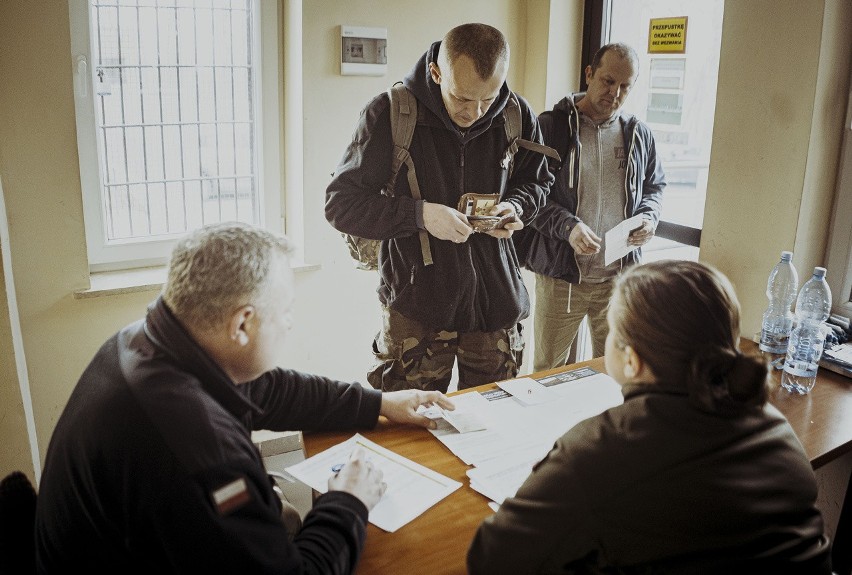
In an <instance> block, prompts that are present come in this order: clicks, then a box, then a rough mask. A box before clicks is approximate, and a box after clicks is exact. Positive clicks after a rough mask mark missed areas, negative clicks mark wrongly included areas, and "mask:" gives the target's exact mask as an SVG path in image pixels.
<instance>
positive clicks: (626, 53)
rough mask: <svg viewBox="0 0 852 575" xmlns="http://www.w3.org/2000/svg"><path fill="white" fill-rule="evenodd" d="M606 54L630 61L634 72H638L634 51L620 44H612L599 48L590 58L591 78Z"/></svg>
mask: <svg viewBox="0 0 852 575" xmlns="http://www.w3.org/2000/svg"><path fill="white" fill-rule="evenodd" d="M607 52H612V53H613V54H616V55H617V56H618V57H619V58H621V59H623V60H630V61H631V62H632V63H633V68H634V70H636V71H637V72H638V71H639V56H638V55H637V54H636V50H634V49H633V48H631V47H630V46H628V45H627V44H624V43H622V42H613V43H611V44H606V45H604V46H601V48H600V50H598V51H597V52H595V57H594V58H592V64H591V66H592V76H594V75H595V72H597V70H598V68H600V65H601V60H603V57H604V54H606V53H607Z"/></svg>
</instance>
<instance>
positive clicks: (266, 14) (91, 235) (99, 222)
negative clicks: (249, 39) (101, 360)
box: [68, 0, 284, 272]
mask: <svg viewBox="0 0 852 575" xmlns="http://www.w3.org/2000/svg"><path fill="white" fill-rule="evenodd" d="M68 6H69V12H70V24H71V60H72V65H73V73H74V101H75V112H76V118H77V147H78V153H79V161H80V183H81V186H82V195H83V217H84V223H85V231H86V244H87V248H88V257H89V271H90V272H100V271H110V270H121V269H131V268H138V267H149V266H160V265H163V264H165V263H166V261H167V260H168V257H169V253H170V252H171V249H172V246H173V245H174V243H175V240H177V239H178V238H179V237H180V236H182V235H183V234H176V235H174V236H173V237H169V238H167V239H157V240H151V239H145V240H142V241H136V242H128V241H123V242H114V243H112V244H107V242H106V240H105V237H106V234H105V233H104V231H103V230H104V221H103V208H102V203H101V167H100V157H101V156H100V154H99V150H98V145H99V143H98V138H97V135H96V116H95V110H94V105H95V101H96V99H95V98H94V97H92V96H93V94H94V91H93V88H94V82H95V71H94V70H93V66H90V65H89V62H91V46H92V43H91V40H90V35H89V15H90V11H89V2H88V0H68ZM252 6H253V18H252V21H253V26H254V30H253V33H254V35H255V38H257V39H258V41H256V42H255V45H254V47H253V54H252V58H253V59H254V61H255V62H256V68H255V69H256V71H257V72H258V73H256V74H254V78H255V82H256V83H255V90H254V98H255V100H254V109H255V110H256V113H255V127H254V128H255V131H254V133H255V149H256V150H257V153H256V154H255V158H256V159H255V161H256V164H257V165H256V167H255V173H256V177H257V194H258V195H257V201H258V202H259V206H260V209H259V222H258V225H260V226H263V227H264V228H266V229H269V230H270V231H273V232H277V233H280V232H282V231H283V215H282V208H283V205H284V204H283V202H282V193H281V190H282V185H281V184H282V166H281V164H282V155H281V143H280V134H281V129H280V124H281V114H280V109H281V107H280V101H281V100H280V94H279V92H280V85H281V82H280V73H281V66H280V65H279V64H280V58H279V46H280V37H279V34H280V33H281V32H280V30H281V27H280V26H279V25H278V24H279V22H280V18H279V12H278V9H279V3H278V2H268V1H264V0H254V2H252Z"/></svg>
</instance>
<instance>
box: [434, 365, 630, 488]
mask: <svg viewBox="0 0 852 575" xmlns="http://www.w3.org/2000/svg"><path fill="white" fill-rule="evenodd" d="M497 385H498V386H499V389H495V390H491V391H487V392H481V393H476V392H471V393H466V394H462V395H457V396H454V397H453V398H452V399H453V402H454V403H455V405H456V409H455V410H454V411H449V412H446V415H447V416H448V417H447V418H441V417H440V416H439V413H433V414H432V415H431V416H432V417H434V418H435V420H436V422H437V423H438V428H437V429H434V430H431V432H432V434H433V435H434V436H435V437H436V438H438V440H439V441H441V443H443V444H444V445H445V446H446V447H447V448H448V449H449V450H450V451H452V452H453V454H455V455H456V456H457V457H458V458H459V459H461V460H462V461H463V462H464V463H466V464H468V465H473V466H474V468H473V469H470V470H469V471H468V472H467V475H468V477H469V478H470V486H471V488H472V489H474V490H475V491H478V492H479V493H482V494H483V495H485V496H486V497H488V498H489V499H491V500H492V501H494V502H495V503H498V504H499V503H502V502H503V500H504V499H505V498H506V497H511V496H513V495H514V494H515V493H516V492H517V490H518V488H519V487H520V486H521V485H522V484H523V482H524V481H525V480H526V478H527V477H528V476H529V474H530V472H531V471H532V468H533V466H534V465H535V464H536V463H537V462H539V461H541V460H542V459H543V458H544V457H545V456H546V455H547V453H548V452H549V451H550V449H551V448H552V447H553V444H554V442H555V441H556V440H557V439H558V438H559V437H561V436H562V435H563V434H564V433H565V432H566V431H568V430H569V429H570V428H571V427H573V426H574V425H576V424H577V423H579V422H580V421H582V420H583V419H586V418H588V417H591V416H593V415H596V414H598V413H601V412H602V411H605V410H606V409H608V408H610V407H613V406H616V405H619V404H621V403H622V402H623V396H622V395H621V386H619V385H618V383H616V382H615V380H613V379H612V378H611V377H609V376H608V375H606V374H603V373H599V372H597V371H595V370H594V369H591V368H579V369H576V370H572V371H566V372H562V373H559V374H556V375H552V376H548V377H543V378H539V379H532V378H528V377H522V378H517V379H512V380H507V381H501V382H498V383H497ZM453 420H456V421H459V420H461V421H464V422H469V421H471V420H474V421H475V422H476V423H475V424H474V425H467V426H460V427H456V426H454V425H453V423H452V422H453Z"/></svg>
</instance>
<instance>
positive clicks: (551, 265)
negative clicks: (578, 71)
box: [513, 94, 666, 284]
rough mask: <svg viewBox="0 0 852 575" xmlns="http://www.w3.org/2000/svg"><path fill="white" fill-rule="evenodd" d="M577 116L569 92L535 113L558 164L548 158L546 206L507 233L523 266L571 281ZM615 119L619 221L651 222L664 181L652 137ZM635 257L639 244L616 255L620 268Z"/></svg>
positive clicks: (631, 121)
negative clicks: (620, 140) (551, 176)
mask: <svg viewBox="0 0 852 575" xmlns="http://www.w3.org/2000/svg"><path fill="white" fill-rule="evenodd" d="M577 96H582V94H578V95H577ZM578 114H579V112H578V110H577V107H576V106H575V105H574V95H572V96H568V97H566V98H563V99H562V100H560V101H559V102H558V103H557V104H556V105H555V106H554V107H553V110H551V111H548V112H543V113H542V114H541V115H540V116H539V124H540V126H541V131H542V134H543V136H544V143H545V144H547V145H548V146H550V147H552V148H555V149H556V151H557V152H558V153H559V155H560V157H561V162H551V170H553V171H555V172H556V181H555V182H554V184H553V185H552V186H551V188H550V194H549V195H548V197H547V205H545V206H544V207H542V208H541V210H540V211H539V213H538V215H537V216H536V217H535V219H533V221H532V222H531V224H530V225H529V226H528V227H526V228H524V229H523V230H521V231H520V233H516V234H515V235H514V236H513V240H514V242H515V247H516V248H517V250H518V257H519V258H520V260H521V264H522V265H523V266H524V267H526V268H527V269H529V270H531V271H534V272H536V273H538V274H542V275H546V276H551V277H555V278H559V279H563V280H565V281H568V282H571V283H574V284H576V283H580V281H581V279H582V278H581V277H580V269H579V266H578V265H577V258H576V256H575V254H574V248H572V247H571V245H570V244H569V243H568V236H569V235H570V234H571V229H572V228H573V227H574V226H575V225H576V224H577V222H578V221H580V220H579V219H578V218H577V205H578V204H579V202H580V201H581V198H580V194H579V191H578V188H579V182H580V178H581V177H583V176H582V174H581V173H580V166H581V161H580V154H581V153H582V151H581V147H580V135H579V132H578V130H579V123H580V120H579V117H578ZM618 122H620V124H621V129H622V134H623V136H624V149H625V153H626V154H627V158H628V162H627V170H626V171H627V175H626V179H625V182H624V188H623V189H622V190H618V191H619V192H620V193H623V194H624V195H625V200H626V201H625V210H624V219H625V220H626V219H628V218H630V217H633V216H635V215H637V214H644V215H647V216H648V217H649V218H650V219H651V221H652V222H653V223H654V225H655V226H656V225H657V223H658V222H659V220H660V210H661V208H662V201H663V197H662V196H663V190H664V189H665V187H666V179H665V174H664V173H663V167H662V164H661V163H660V160H659V158H658V157H657V147H656V143H655V142H654V135H653V134H652V133H651V130H650V128H648V126H646V125H645V124H643V123H642V122H640V121H639V119H638V118H637V117H636V116H634V115H632V114H625V113H623V112H621V113H619V116H618ZM641 256H642V248H637V249H635V250H633V251H631V252H630V253H628V254H627V255H626V256H624V258H622V266H627V265H631V264H635V263H637V262H639V260H640V258H641Z"/></svg>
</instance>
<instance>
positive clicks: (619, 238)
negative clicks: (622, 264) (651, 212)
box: [604, 214, 644, 266]
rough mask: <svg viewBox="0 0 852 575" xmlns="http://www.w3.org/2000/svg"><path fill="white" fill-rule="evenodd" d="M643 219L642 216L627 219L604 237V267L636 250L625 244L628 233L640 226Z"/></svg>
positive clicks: (634, 247)
mask: <svg viewBox="0 0 852 575" xmlns="http://www.w3.org/2000/svg"><path fill="white" fill-rule="evenodd" d="M643 219H644V218H643V216H642V214H639V215H636V216H633V217H632V218H628V219H626V220H624V221H623V222H621V223H620V224H618V225H616V226H615V227H613V228H612V229H611V230H609V231H608V232H607V233H606V234H605V235H604V265H606V266H608V265H609V264H611V263H612V262H614V261H615V260H617V259H619V258H623V257H624V256H626V255H627V254H629V253H630V252H632V251H633V250H635V249H636V246H631V245H630V244H628V243H627V238H628V237H629V236H630V232H632V231H633V230H635V229H636V228H638V227H640V226H641V225H642V220H643Z"/></svg>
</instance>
